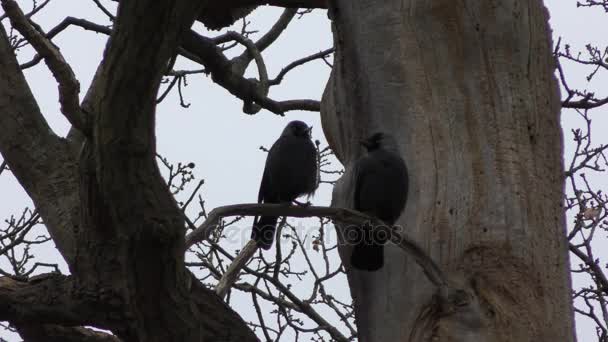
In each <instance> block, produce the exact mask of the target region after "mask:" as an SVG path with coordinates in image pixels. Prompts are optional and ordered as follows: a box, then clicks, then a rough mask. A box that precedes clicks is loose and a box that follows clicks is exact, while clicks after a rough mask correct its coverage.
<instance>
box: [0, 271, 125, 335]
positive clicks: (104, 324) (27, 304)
mask: <svg viewBox="0 0 608 342" xmlns="http://www.w3.org/2000/svg"><path fill="white" fill-rule="evenodd" d="M73 289H74V283H73V281H72V278H71V277H69V276H64V275H60V274H52V273H49V274H44V275H40V276H36V277H33V278H31V279H30V280H28V281H18V280H15V279H11V278H8V277H2V278H0V303H1V304H0V320H2V321H10V322H20V323H27V322H32V323H33V322H36V323H37V324H45V323H50V324H60V325H64V326H81V325H95V326H98V327H101V328H105V329H110V328H112V327H114V324H112V323H111V322H110V321H109V316H110V315H107V314H106V313H107V312H109V311H108V310H109V309H110V308H109V307H108V306H107V305H105V304H102V303H101V302H96V301H91V300H83V299H82V298H78V297H77V296H76V295H75V294H74V293H73V292H74V291H73Z"/></svg>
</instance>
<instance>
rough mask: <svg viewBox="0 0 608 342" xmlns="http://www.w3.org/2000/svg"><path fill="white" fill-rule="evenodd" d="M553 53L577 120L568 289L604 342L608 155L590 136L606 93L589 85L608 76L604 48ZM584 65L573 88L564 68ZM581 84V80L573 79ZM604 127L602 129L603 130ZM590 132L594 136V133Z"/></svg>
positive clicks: (596, 6)
mask: <svg viewBox="0 0 608 342" xmlns="http://www.w3.org/2000/svg"><path fill="white" fill-rule="evenodd" d="M577 6H578V7H582V8H588V9H590V10H603V11H606V8H607V7H606V6H607V3H606V2H605V1H603V2H602V1H589V0H587V1H580V2H577ZM554 55H555V57H556V59H557V63H558V64H557V72H558V76H559V80H560V85H561V89H562V107H563V108H565V110H564V113H563V115H568V116H570V117H571V118H572V120H575V119H577V121H578V122H580V124H578V125H576V126H577V127H576V128H574V129H572V131H571V132H565V134H568V136H570V138H571V141H572V144H573V145H574V149H573V150H574V151H573V153H572V154H571V155H566V158H565V160H566V170H565V171H566V172H565V175H566V210H567V212H568V214H569V219H571V221H570V222H569V231H568V240H569V249H570V253H571V255H572V272H573V277H574V278H576V279H577V280H578V281H577V282H576V283H577V284H580V285H578V286H575V287H574V288H573V291H572V296H573V303H574V310H575V312H576V314H577V315H578V316H579V317H581V318H582V319H583V320H585V319H587V320H589V321H590V322H591V325H592V326H594V327H595V335H596V336H597V341H598V342H606V341H608V305H607V298H608V297H607V296H608V280H607V277H606V265H607V260H606V256H605V255H604V253H603V252H602V251H603V250H605V248H602V245H603V244H605V243H606V235H605V232H606V231H607V230H608V221H607V220H606V218H607V216H606V215H607V213H608V211H607V210H608V207H607V201H608V197H606V193H605V190H606V189H605V186H606V184H605V182H602V181H601V180H602V179H605V174H606V169H607V167H608V159H607V155H606V151H607V149H608V145H607V144H606V143H601V142H599V143H598V142H597V139H592V138H593V137H594V136H597V133H598V131H599V132H601V131H602V130H603V129H602V127H600V126H598V124H594V123H593V119H592V118H593V116H594V115H605V113H603V112H604V111H605V110H606V108H607V107H606V104H607V103H608V94H602V92H601V91H602V90H601V89H599V93H598V91H597V90H598V89H597V87H595V86H594V85H593V81H594V80H595V79H596V78H598V77H601V75H602V74H606V72H607V71H608V64H606V57H607V56H608V47H605V46H604V47H600V46H596V45H594V44H591V43H588V44H586V45H585V48H584V50H583V51H575V50H574V49H573V48H572V47H571V46H570V44H568V43H567V42H564V41H563V40H562V39H561V38H560V39H559V40H558V41H557V43H556V46H555V49H554ZM573 65H576V66H579V67H580V66H582V67H584V68H585V69H586V71H587V74H586V75H584V76H585V77H584V79H585V81H586V86H584V87H582V88H580V89H577V87H575V86H573V85H572V83H573V82H574V81H572V80H571V79H573V78H574V77H573V76H574V74H573V73H572V72H568V70H570V69H571V68H570V67H571V66H573ZM576 83H577V84H581V82H576ZM604 130H605V129H604ZM592 133H594V134H592Z"/></svg>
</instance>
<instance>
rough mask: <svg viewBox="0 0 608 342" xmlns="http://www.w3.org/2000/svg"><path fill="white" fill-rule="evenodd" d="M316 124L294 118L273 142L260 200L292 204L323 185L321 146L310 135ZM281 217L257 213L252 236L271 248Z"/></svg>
mask: <svg viewBox="0 0 608 342" xmlns="http://www.w3.org/2000/svg"><path fill="white" fill-rule="evenodd" d="M311 130H312V127H308V126H307V125H306V124H305V123H304V122H302V121H298V120H295V121H291V122H290V123H289V124H287V126H286V127H285V129H284V130H283V133H281V136H280V137H279V139H277V141H276V142H275V143H274V144H273V145H272V147H271V148H270V151H268V156H267V157H266V165H265V166H264V174H263V176H262V182H261V184H260V192H259V194H258V203H291V202H293V201H295V200H296V198H298V197H300V196H302V195H312V194H313V193H314V192H315V190H316V189H317V187H318V186H319V171H318V164H317V149H316V147H315V145H314V143H313V142H312V141H311V138H310V131H311ZM278 219H279V218H278V217H277V216H262V217H259V219H258V217H257V216H256V217H255V219H254V221H253V229H252V231H251V239H253V240H255V241H256V242H257V244H258V246H259V247H260V248H263V249H269V248H270V246H272V241H273V240H274V234H275V229H276V226H277V220H278Z"/></svg>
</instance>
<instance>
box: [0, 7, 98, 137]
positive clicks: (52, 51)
mask: <svg viewBox="0 0 608 342" xmlns="http://www.w3.org/2000/svg"><path fill="white" fill-rule="evenodd" d="M2 8H4V11H5V12H6V14H7V15H8V17H9V19H10V21H11V24H12V25H13V27H14V28H15V29H16V30H17V31H19V33H21V35H23V37H24V38H25V39H26V40H27V41H28V42H29V43H30V44H31V45H32V47H33V48H34V49H35V50H36V52H37V53H38V54H39V55H40V56H42V58H43V59H44V61H45V63H46V65H47V66H48V67H49V70H50V71H51V73H52V74H53V77H55V80H56V81H57V83H59V103H60V104H61V112H62V113H63V114H64V116H65V117H66V118H67V119H68V121H69V122H70V123H71V124H72V125H73V126H74V127H76V128H77V129H78V130H80V131H81V132H83V133H84V134H89V131H90V127H88V125H87V123H86V116H85V113H84V111H83V110H82V108H81V107H80V99H79V96H78V94H79V93H80V84H79V83H78V80H77V79H76V75H75V74H74V71H73V70H72V68H71V67H70V65H69V64H68V63H67V62H66V61H65V59H64V58H63V56H62V55H61V53H60V52H59V50H58V49H57V48H56V47H55V46H54V45H53V44H52V43H51V41H50V40H49V39H47V38H46V37H45V36H43V35H42V34H41V33H40V32H39V31H38V30H36V29H35V28H34V27H33V26H32V24H31V23H30V22H29V20H28V19H27V18H26V17H25V15H24V14H23V11H21V8H19V5H17V3H16V2H15V1H14V0H2Z"/></svg>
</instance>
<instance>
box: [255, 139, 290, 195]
mask: <svg viewBox="0 0 608 342" xmlns="http://www.w3.org/2000/svg"><path fill="white" fill-rule="evenodd" d="M282 140H284V139H283V137H282V136H281V137H279V139H277V140H276V141H275V142H274V144H272V146H271V147H270V150H268V154H267V156H266V164H264V173H263V174H262V181H261V182H260V191H259V192H258V203H262V202H264V201H266V200H268V197H269V195H270V194H269V191H270V190H271V189H270V177H271V175H272V172H273V171H272V170H271V168H272V165H273V160H274V159H276V155H277V154H279V152H280V151H279V150H280V145H281V142H282Z"/></svg>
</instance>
